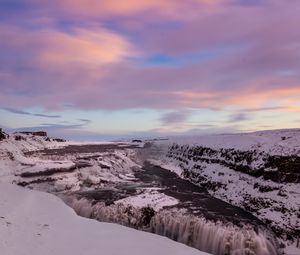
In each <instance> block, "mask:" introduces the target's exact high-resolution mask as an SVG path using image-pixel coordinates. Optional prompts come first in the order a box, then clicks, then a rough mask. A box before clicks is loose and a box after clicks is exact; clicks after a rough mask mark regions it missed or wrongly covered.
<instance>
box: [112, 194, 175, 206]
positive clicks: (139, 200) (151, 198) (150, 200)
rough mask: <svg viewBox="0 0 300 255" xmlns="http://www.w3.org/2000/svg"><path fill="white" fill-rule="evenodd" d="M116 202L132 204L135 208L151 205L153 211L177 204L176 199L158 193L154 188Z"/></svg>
mask: <svg viewBox="0 0 300 255" xmlns="http://www.w3.org/2000/svg"><path fill="white" fill-rule="evenodd" d="M115 203H117V204H124V205H132V206H134V207H137V208H142V207H147V206H151V207H152V208H153V209H154V210H155V211H159V210H161V209H162V208H164V207H167V206H173V205H176V204H178V200H177V199H175V198H173V197H170V196H167V195H165V194H163V193H160V192H159V191H158V190H156V189H146V190H145V191H144V192H143V193H142V194H139V195H136V196H130V197H126V198H123V199H120V200H118V201H116V202H115Z"/></svg>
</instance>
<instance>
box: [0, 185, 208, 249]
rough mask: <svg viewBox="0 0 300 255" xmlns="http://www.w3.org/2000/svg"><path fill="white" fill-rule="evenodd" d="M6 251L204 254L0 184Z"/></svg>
mask: <svg viewBox="0 0 300 255" xmlns="http://www.w3.org/2000/svg"><path fill="white" fill-rule="evenodd" d="M0 237H1V238H0V251H1V254H5V255H28V254H31V255H40V254H43V255H50V254H51V255H58V254H64V255H77V254H78V255H82V254H85V255H99V254H102V255H121V254H122V255H123V254H124V255H127V254H128V255H129V254H130V255H142V254H143V255H148V254H149V255H150V254H151V255H153V254H155V255H160V254H161V255H165V254H172V255H183V254H184V255H200V254H202V255H204V254H206V253H203V252H200V251H197V250H195V249H192V248H189V247H187V246H185V245H182V244H180V243H176V242H174V241H171V240H169V239H167V238H164V237H161V236H157V235H153V234H149V233H145V232H141V231H136V230H133V229H130V228H126V227H123V226H119V225H115V224H109V223H100V222H97V221H95V220H90V219H85V218H81V217H79V216H77V215H76V214H75V212H74V211H73V210H72V209H71V208H69V207H68V206H66V205H65V204H64V203H63V202H62V201H61V200H60V199H59V198H57V197H55V196H53V195H51V194H47V193H43V192H38V191H32V190H27V189H24V188H21V187H18V186H15V185H11V184H4V183H0Z"/></svg>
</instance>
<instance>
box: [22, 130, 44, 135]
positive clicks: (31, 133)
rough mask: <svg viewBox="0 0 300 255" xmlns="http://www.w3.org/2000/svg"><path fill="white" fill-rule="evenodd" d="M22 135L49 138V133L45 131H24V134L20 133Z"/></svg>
mask: <svg viewBox="0 0 300 255" xmlns="http://www.w3.org/2000/svg"><path fill="white" fill-rule="evenodd" d="M18 133H20V134H24V135H35V136H47V132H45V131H35V132H34V131H31V132H29V131H22V132H18Z"/></svg>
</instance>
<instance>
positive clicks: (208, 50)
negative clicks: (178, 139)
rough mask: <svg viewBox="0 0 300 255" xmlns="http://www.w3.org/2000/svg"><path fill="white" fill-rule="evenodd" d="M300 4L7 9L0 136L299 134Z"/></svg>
mask: <svg viewBox="0 0 300 255" xmlns="http://www.w3.org/2000/svg"><path fill="white" fill-rule="evenodd" d="M299 13H300V1H299V0H287V1H282V0H185V1H182V0H122V1H119V0H0V127H2V128H3V129H5V130H7V131H10V132H12V131H18V130H46V131H47V132H48V133H49V134H50V135H52V136H59V137H65V138H68V139H76V140H101V139H119V138H122V137H152V136H167V135H182V134H184V135H186V134H187V135H198V134H203V133H222V132H224V133H225V132H226V133H227V132H241V131H242V132H243V131H254V130H266V129H279V128H297V127H299V124H300V115H299V113H300V29H299V24H300V15H299Z"/></svg>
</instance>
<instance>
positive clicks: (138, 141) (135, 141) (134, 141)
mask: <svg viewBox="0 0 300 255" xmlns="http://www.w3.org/2000/svg"><path fill="white" fill-rule="evenodd" d="M131 142H132V143H142V142H143V141H142V140H138V139H135V140H132V141H131Z"/></svg>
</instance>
